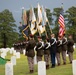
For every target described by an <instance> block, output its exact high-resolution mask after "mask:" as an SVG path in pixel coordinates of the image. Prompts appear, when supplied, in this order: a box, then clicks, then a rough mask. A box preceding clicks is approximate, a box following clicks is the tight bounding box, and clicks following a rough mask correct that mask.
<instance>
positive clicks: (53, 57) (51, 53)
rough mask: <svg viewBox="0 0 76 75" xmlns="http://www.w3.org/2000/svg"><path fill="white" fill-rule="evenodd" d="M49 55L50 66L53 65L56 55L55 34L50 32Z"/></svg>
mask: <svg viewBox="0 0 76 75" xmlns="http://www.w3.org/2000/svg"><path fill="white" fill-rule="evenodd" d="M50 45H51V47H50V55H51V63H52V66H51V68H54V67H55V57H56V39H55V34H51V40H50Z"/></svg>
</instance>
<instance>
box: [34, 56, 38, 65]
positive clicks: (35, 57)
mask: <svg viewBox="0 0 76 75" xmlns="http://www.w3.org/2000/svg"><path fill="white" fill-rule="evenodd" d="M34 64H37V56H36V55H35V56H34Z"/></svg>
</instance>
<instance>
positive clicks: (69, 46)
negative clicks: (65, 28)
mask: <svg viewBox="0 0 76 75" xmlns="http://www.w3.org/2000/svg"><path fill="white" fill-rule="evenodd" d="M68 38H69V39H68V43H67V46H68V55H69V61H70V63H72V60H73V52H74V48H73V45H74V40H73V39H72V35H69V37H68Z"/></svg>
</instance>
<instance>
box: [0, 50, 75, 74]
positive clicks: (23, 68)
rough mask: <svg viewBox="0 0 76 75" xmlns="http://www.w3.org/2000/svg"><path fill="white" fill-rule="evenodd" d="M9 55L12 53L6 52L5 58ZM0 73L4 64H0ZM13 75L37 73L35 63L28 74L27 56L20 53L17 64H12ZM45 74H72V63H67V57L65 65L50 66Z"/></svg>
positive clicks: (3, 72) (3, 68) (3, 70)
mask: <svg viewBox="0 0 76 75" xmlns="http://www.w3.org/2000/svg"><path fill="white" fill-rule="evenodd" d="M10 56H12V55H10V54H9V53H8V55H7V57H6V58H7V59H10ZM74 59H76V51H74ZM0 75H5V65H0ZM14 75H38V73H37V65H35V72H34V73H33V74H29V68H28V62H27V57H26V56H24V55H22V54H21V58H20V59H17V64H16V65H15V66H14ZM46 75H73V74H72V65H71V64H69V60H68V58H67V64H66V65H61V66H56V67H55V68H50V69H48V70H47V74H46Z"/></svg>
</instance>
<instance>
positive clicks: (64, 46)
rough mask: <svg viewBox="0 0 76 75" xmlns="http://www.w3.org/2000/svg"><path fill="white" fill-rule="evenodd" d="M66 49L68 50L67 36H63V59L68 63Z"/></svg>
mask: <svg viewBox="0 0 76 75" xmlns="http://www.w3.org/2000/svg"><path fill="white" fill-rule="evenodd" d="M66 51H67V38H66V37H65V36H64V37H63V38H62V59H63V64H64V65H65V64H66Z"/></svg>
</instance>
